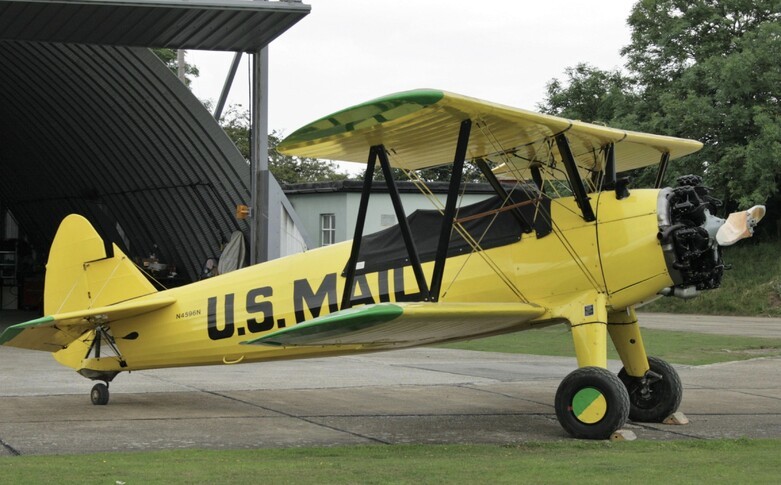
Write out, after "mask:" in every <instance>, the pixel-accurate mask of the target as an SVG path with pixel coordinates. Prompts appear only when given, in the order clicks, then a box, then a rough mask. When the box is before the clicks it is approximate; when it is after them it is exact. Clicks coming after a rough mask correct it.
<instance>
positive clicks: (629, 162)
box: [277, 89, 702, 172]
mask: <svg viewBox="0 0 781 485" xmlns="http://www.w3.org/2000/svg"><path fill="white" fill-rule="evenodd" d="M465 119H471V120H472V121H473V126H472V131H471V135H470V139H469V145H468V149H467V153H468V155H467V158H468V159H476V158H491V157H492V156H497V155H500V154H502V155H506V154H511V156H508V157H504V159H503V160H495V161H505V162H508V163H510V164H512V165H514V168H517V169H523V168H526V167H528V166H529V165H530V164H532V163H536V162H541V163H546V162H547V161H549V157H550V156H551V154H553V156H554V158H555V159H557V160H560V159H561V158H560V156H559V155H558V148H557V147H556V146H555V145H556V144H555V143H553V144H551V143H548V141H550V140H551V137H553V136H555V135H557V134H559V133H566V136H567V139H568V140H569V143H570V147H571V149H572V152H573V154H574V155H575V157H576V159H577V162H578V165H579V166H581V167H582V168H584V169H590V168H593V167H594V165H595V164H597V163H599V162H597V157H596V156H595V153H597V152H598V151H599V150H600V149H601V148H603V147H605V146H606V145H608V144H610V143H615V153H616V164H617V167H616V168H617V171H619V172H622V171H625V170H630V169H633V168H639V167H644V166H647V165H652V164H656V163H659V161H660V158H661V155H662V153H669V154H670V159H671V160H672V159H675V158H678V157H682V156H684V155H688V154H690V153H693V152H696V151H697V150H699V149H700V148H701V147H702V144H701V143H700V142H698V141H694V140H685V139H682V138H673V137H668V136H661V135H651V134H646V133H637V132H632V131H626V130H618V129H614V128H608V127H606V126H600V125H593V124H589V123H583V122H579V121H572V120H568V119H565V118H559V117H556V116H549V115H544V114H540V113H534V112H531V111H525V110H522V109H518V108H511V107H508V106H503V105H500V104H495V103H491V102H488V101H482V100H479V99H474V98H469V97H466V96H461V95H458V94H453V93H448V92H445V91H437V90H430V89H422V90H416V91H406V92H402V93H397V94H392V95H389V96H385V97H382V98H378V99H374V100H372V101H368V102H366V103H363V104H359V105H357V106H353V107H351V108H347V109H345V110H343V111H339V112H337V113H334V114H332V115H329V116H326V117H324V118H321V119H319V120H317V121H315V122H313V123H310V124H308V125H306V126H304V127H302V128H300V129H298V130H296V131H295V132H294V133H293V134H291V135H290V136H288V137H287V138H286V139H285V140H284V141H283V142H282V143H280V145H279V146H278V147H277V149H278V150H279V151H280V152H283V153H286V154H293V155H298V156H305V157H316V158H325V159H331V160H345V161H350V162H361V163H366V160H367V157H368V153H369V148H370V147H371V146H374V145H380V144H382V145H384V146H385V148H386V149H387V150H388V152H389V153H390V159H391V164H392V165H393V166H396V167H401V168H407V169H421V168H427V167H432V166H437V165H443V164H448V163H452V162H453V156H454V154H455V151H456V140H457V138H458V131H459V125H460V123H461V122H462V121H463V120H465Z"/></svg>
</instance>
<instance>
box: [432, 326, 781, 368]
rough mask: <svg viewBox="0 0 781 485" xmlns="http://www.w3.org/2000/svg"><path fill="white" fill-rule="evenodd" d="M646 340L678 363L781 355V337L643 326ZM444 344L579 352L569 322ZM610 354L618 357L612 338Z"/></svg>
mask: <svg viewBox="0 0 781 485" xmlns="http://www.w3.org/2000/svg"><path fill="white" fill-rule="evenodd" d="M643 341H644V342H645V346H646V350H647V351H648V354H649V355H654V356H656V357H660V358H662V359H664V360H666V361H668V362H673V363H676V364H689V365H703V364H713V363H716V362H728V361H733V360H746V359H752V358H755V357H770V356H776V355H781V339H769V338H756V337H736V336H731V335H709V334H702V333H689V332H671V331H668V330H651V329H643ZM441 347H445V348H449V349H462V350H481V351H487V352H509V353H517V354H533V355H557V356H568V357H569V356H574V355H575V346H574V344H573V343H572V335H571V334H570V331H569V327H567V326H566V325H555V326H552V327H547V328H542V329H539V330H529V331H526V332H518V333H510V334H506V335H498V336H496V337H488V338H484V339H479V340H468V341H465V342H456V343H452V344H444V345H442V346H441ZM608 358H610V359H618V354H617V353H616V351H615V349H614V348H613V344H612V342H610V340H609V339H608Z"/></svg>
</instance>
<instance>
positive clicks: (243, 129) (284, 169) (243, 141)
mask: <svg viewBox="0 0 781 485" xmlns="http://www.w3.org/2000/svg"><path fill="white" fill-rule="evenodd" d="M220 125H221V126H222V129H223V130H224V131H225V133H227V135H228V136H229V137H230V139H231V140H233V143H234V144H235V145H236V148H238V149H239V151H240V152H241V154H242V156H243V157H244V159H245V160H249V158H250V142H249V131H250V130H249V126H250V119H249V111H247V110H245V109H242V108H241V107H240V106H230V107H229V108H228V109H227V110H226V111H225V114H224V115H223V116H222V118H221V119H220ZM280 141H282V139H281V135H280V134H279V133H278V132H276V131H274V132H272V133H271V134H269V135H268V156H269V170H270V171H271V173H272V174H274V177H276V179H277V180H278V181H279V182H280V183H287V184H295V183H303V182H320V181H328V180H345V179H347V177H348V175H347V173H344V172H340V171H339V170H338V167H337V166H336V164H334V163H333V162H329V161H327V160H317V159H315V158H306V157H304V158H301V157H291V156H289V155H283V154H281V153H279V152H278V151H277V145H279V142H280Z"/></svg>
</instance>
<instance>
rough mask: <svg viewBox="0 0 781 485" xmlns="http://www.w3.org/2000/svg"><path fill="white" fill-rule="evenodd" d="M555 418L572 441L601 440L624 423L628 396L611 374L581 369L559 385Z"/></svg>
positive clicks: (595, 369) (587, 368)
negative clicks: (571, 437)
mask: <svg viewBox="0 0 781 485" xmlns="http://www.w3.org/2000/svg"><path fill="white" fill-rule="evenodd" d="M555 408H556V417H557V418H558V419H559V423H560V424H561V427H562V428H564V430H565V431H567V432H568V433H569V434H571V435H572V436H573V437H575V438H584V439H589V440H603V439H607V438H609V437H610V435H611V434H613V432H614V431H616V430H617V429H619V428H621V426H623V425H624V423H626V419H627V416H628V415H629V396H627V393H626V388H625V387H624V385H623V384H622V383H621V381H620V380H619V379H618V377H616V375H615V374H613V373H612V372H610V371H608V370H607V369H602V368H601V367H582V368H580V369H577V370H575V371H573V372H571V373H570V374H569V375H568V376H567V377H565V378H564V380H563V381H561V384H560V385H559V389H558V390H557V391H556V401H555Z"/></svg>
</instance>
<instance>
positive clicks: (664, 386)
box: [618, 357, 683, 423]
mask: <svg viewBox="0 0 781 485" xmlns="http://www.w3.org/2000/svg"><path fill="white" fill-rule="evenodd" d="M648 365H649V367H650V368H651V369H650V370H649V371H648V372H646V373H645V376H643V377H632V376H630V375H629V374H627V372H626V370H625V369H621V372H619V373H618V378H619V379H621V382H623V383H624V385H625V386H626V390H627V392H628V393H629V403H630V408H629V419H631V420H632V421H640V422H645V423H661V422H662V421H664V420H665V418H667V417H668V416H670V415H671V414H672V413H674V412H675V411H677V410H678V406H679V405H680V404H681V397H682V396H683V386H681V378H680V377H678V373H677V372H676V371H675V369H673V367H672V366H671V365H670V364H668V363H667V362H665V361H663V360H662V359H659V358H657V357H648Z"/></svg>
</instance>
